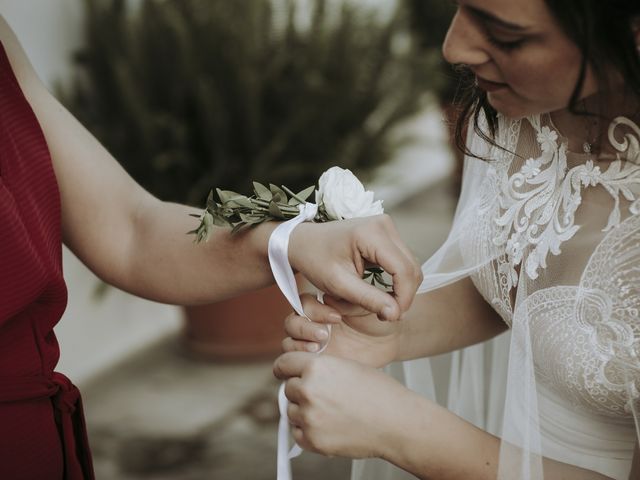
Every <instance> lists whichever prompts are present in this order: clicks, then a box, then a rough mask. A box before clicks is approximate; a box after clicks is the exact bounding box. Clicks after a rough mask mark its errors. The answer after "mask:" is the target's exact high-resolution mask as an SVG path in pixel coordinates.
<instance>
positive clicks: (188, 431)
mask: <svg viewBox="0 0 640 480" xmlns="http://www.w3.org/2000/svg"><path fill="white" fill-rule="evenodd" d="M454 197H455V194H454V192H453V189H452V187H451V186H450V185H449V182H443V183H440V184H437V185H436V186H434V187H431V188H429V189H428V190H426V191H424V192H422V193H420V194H418V195H416V196H414V197H412V198H411V199H409V200H407V201H405V202H403V203H402V204H401V205H399V206H397V207H395V208H394V209H393V210H391V211H390V212H389V213H390V214H391V215H392V217H393V218H394V220H395V222H396V225H397V226H398V229H399V231H400V233H401V235H402V237H403V239H404V240H405V242H406V243H407V244H408V245H409V247H410V248H411V249H412V251H413V252H414V253H415V254H416V256H417V257H418V258H420V259H425V258H427V257H428V256H429V255H430V254H431V253H432V252H433V251H434V250H435V249H436V248H437V246H438V245H439V244H440V243H441V242H442V241H443V240H444V238H445V236H446V234H447V231H448V229H449V226H450V218H451V216H452V214H453V209H454V206H455V200H454ZM277 387H278V383H277V381H276V380H275V379H274V378H273V376H272V374H271V363H270V362H258V363H233V364H232V363H205V362H201V361H196V360H193V359H191V358H188V357H187V356H186V355H185V354H184V352H183V351H181V349H180V347H179V341H178V339H177V338H175V337H171V338H167V339H165V340H163V341H162V342H161V343H159V344H157V345H154V346H152V347H150V348H148V349H146V350H144V351H141V352H140V353H139V354H137V355H136V356H134V357H132V358H129V359H127V360H126V361H125V362H123V363H122V364H121V365H119V366H118V367H117V368H114V369H113V370H111V371H109V372H106V373H105V374H103V375H102V376H100V378H97V379H95V380H94V381H93V382H92V383H91V384H90V385H88V386H86V387H85V388H84V389H83V391H84V393H83V398H84V403H85V410H86V414H87V423H88V425H89V436H90V441H91V445H92V450H93V454H94V462H95V468H96V476H97V478H98V479H99V480H134V479H141V480H244V479H248V480H267V479H268V480H272V479H274V478H275V476H276V464H275V460H276V432H277V421H278V411H277V404H276V394H277ZM349 471H350V462H349V461H348V460H346V459H341V458H330V459H327V458H324V457H322V456H319V455H315V454H311V453H304V454H303V455H302V456H301V457H299V458H298V459H296V460H294V461H293V475H294V478H296V479H304V480H320V479H323V480H326V479H330V480H343V479H345V480H346V479H348V478H349Z"/></svg>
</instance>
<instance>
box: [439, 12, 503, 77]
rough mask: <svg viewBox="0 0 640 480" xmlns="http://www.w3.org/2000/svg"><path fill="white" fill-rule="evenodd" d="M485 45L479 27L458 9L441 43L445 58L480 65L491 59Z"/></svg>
mask: <svg viewBox="0 0 640 480" xmlns="http://www.w3.org/2000/svg"><path fill="white" fill-rule="evenodd" d="M485 46H486V39H485V36H484V34H483V33H482V32H481V31H480V29H479V27H478V26H477V25H475V24H474V22H473V21H472V20H471V18H469V16H468V15H467V14H465V13H464V12H463V11H461V10H458V11H457V12H456V14H455V16H454V17H453V19H452V20H451V25H449V30H448V31H447V36H446V37H445V39H444V43H443V44H442V54H443V56H444V58H445V60H446V61H447V62H449V63H451V64H465V65H470V66H475V65H482V64H483V63H486V62H488V61H489V60H490V59H491V57H490V56H489V54H488V53H487V51H486V50H485V49H484V47H485Z"/></svg>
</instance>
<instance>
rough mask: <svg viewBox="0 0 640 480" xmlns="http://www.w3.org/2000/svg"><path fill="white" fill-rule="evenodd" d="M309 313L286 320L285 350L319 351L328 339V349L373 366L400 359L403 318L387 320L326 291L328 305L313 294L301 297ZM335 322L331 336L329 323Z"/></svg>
mask: <svg viewBox="0 0 640 480" xmlns="http://www.w3.org/2000/svg"><path fill="white" fill-rule="evenodd" d="M300 298H301V301H302V308H303V309H304V312H305V313H306V314H307V316H308V317H309V319H311V320H312V321H311V322H310V321H309V320H308V319H307V318H305V317H300V316H299V315H296V314H295V313H293V314H291V315H289V316H288V317H287V318H286V320H285V331H286V333H287V335H288V336H287V338H285V339H284V340H283V341H282V347H283V349H284V351H285V352H293V351H303V352H317V351H318V350H319V349H320V348H321V346H322V345H324V344H325V343H326V342H327V341H329V344H328V345H327V349H326V350H325V352H326V353H327V354H330V355H334V356H336V357H341V358H345V359H348V360H354V361H356V362H359V363H362V364H364V365H368V366H371V367H382V366H384V365H387V364H388V363H390V362H392V361H393V360H395V359H396V356H397V354H398V349H399V348H400V335H401V331H402V326H403V323H402V322H394V323H390V322H383V321H380V320H378V318H377V317H376V316H375V315H373V314H371V313H369V312H366V311H365V310H363V309H361V308H358V307H355V306H352V305H349V304H346V302H343V301H339V300H336V299H334V298H332V297H330V296H328V295H325V297H324V301H325V305H323V304H322V303H320V302H319V301H318V300H316V299H315V298H314V297H312V296H311V295H308V294H305V295H302V296H301V297H300ZM327 324H329V325H331V338H330V339H329V333H328V329H327V328H326V325H327Z"/></svg>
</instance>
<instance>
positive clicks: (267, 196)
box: [253, 182, 273, 201]
mask: <svg viewBox="0 0 640 480" xmlns="http://www.w3.org/2000/svg"><path fill="white" fill-rule="evenodd" d="M253 190H254V192H255V193H256V196H257V197H258V198H260V199H261V200H266V201H270V200H271V199H272V198H273V194H272V193H271V190H269V189H268V188H267V187H265V186H264V185H262V184H261V183H259V182H253Z"/></svg>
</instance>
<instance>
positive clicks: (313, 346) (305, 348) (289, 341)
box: [282, 337, 320, 353]
mask: <svg viewBox="0 0 640 480" xmlns="http://www.w3.org/2000/svg"><path fill="white" fill-rule="evenodd" d="M282 350H283V351H285V352H311V353H315V352H317V351H318V350H320V344H319V343H316V342H307V341H304V340H294V339H293V338H291V337H287V338H285V339H284V340H282Z"/></svg>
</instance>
